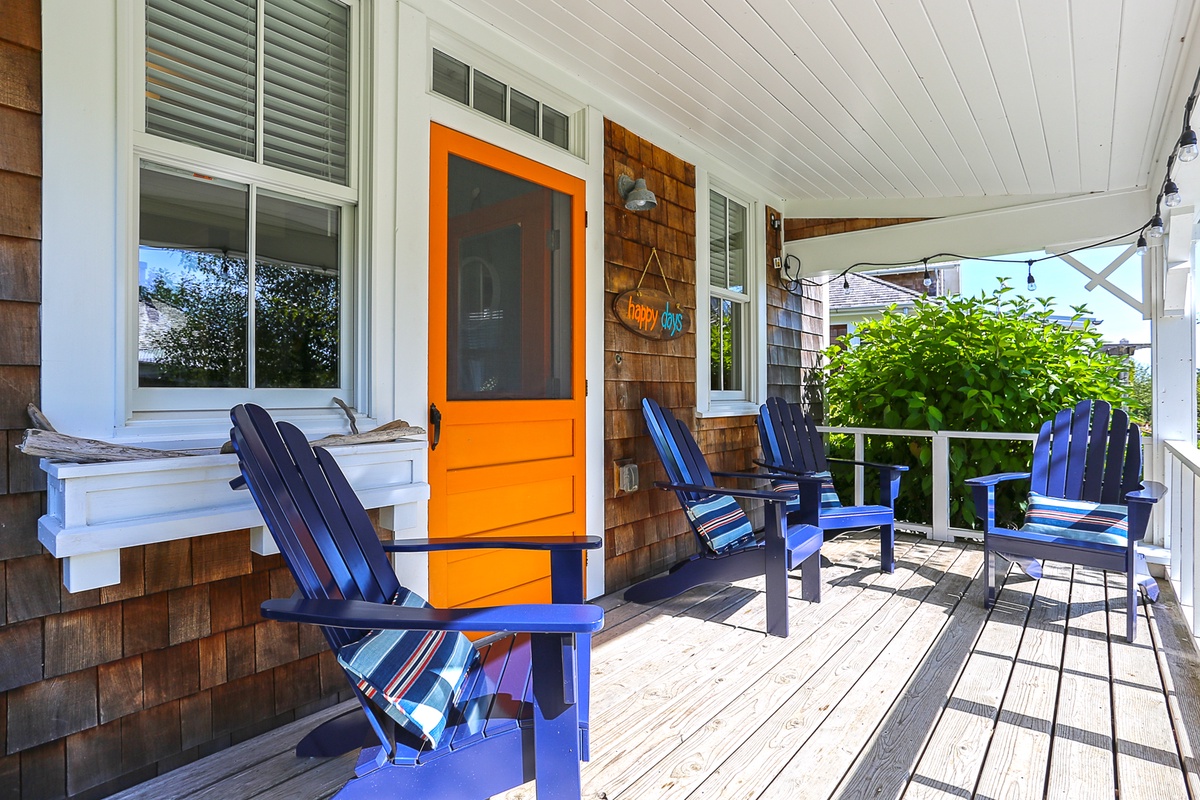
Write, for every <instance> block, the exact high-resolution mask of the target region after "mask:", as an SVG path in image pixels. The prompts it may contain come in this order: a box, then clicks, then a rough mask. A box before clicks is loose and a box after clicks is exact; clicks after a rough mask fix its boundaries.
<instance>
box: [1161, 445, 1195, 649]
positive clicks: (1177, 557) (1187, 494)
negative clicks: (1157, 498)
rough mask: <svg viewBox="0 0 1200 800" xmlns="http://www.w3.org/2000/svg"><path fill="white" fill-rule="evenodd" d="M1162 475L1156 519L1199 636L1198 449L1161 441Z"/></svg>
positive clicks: (1183, 602) (1174, 579)
mask: <svg viewBox="0 0 1200 800" xmlns="http://www.w3.org/2000/svg"><path fill="white" fill-rule="evenodd" d="M1163 444H1164V446H1165V447H1164V449H1165V458H1164V459H1163V472H1164V474H1163V476H1162V478H1161V480H1162V481H1163V482H1164V483H1166V485H1167V496H1166V497H1165V498H1163V501H1162V503H1163V505H1164V506H1165V507H1164V508H1163V509H1162V511H1163V513H1162V516H1161V517H1160V519H1162V520H1163V521H1164V525H1163V528H1164V538H1165V540H1166V541H1165V542H1164V543H1163V544H1164V545H1165V546H1166V547H1168V548H1169V549H1170V552H1171V583H1172V584H1174V586H1175V593H1176V594H1177V595H1178V596H1179V603H1180V605H1181V606H1183V611H1184V614H1185V616H1186V617H1187V620H1188V624H1189V625H1190V626H1191V628H1192V634H1193V635H1200V622H1198V620H1197V618H1196V615H1195V613H1194V608H1195V603H1196V579H1197V577H1200V549H1197V547H1196V520H1197V519H1198V518H1200V450H1197V449H1196V448H1195V447H1194V446H1192V445H1191V444H1190V443H1188V442H1184V441H1166V442H1163Z"/></svg>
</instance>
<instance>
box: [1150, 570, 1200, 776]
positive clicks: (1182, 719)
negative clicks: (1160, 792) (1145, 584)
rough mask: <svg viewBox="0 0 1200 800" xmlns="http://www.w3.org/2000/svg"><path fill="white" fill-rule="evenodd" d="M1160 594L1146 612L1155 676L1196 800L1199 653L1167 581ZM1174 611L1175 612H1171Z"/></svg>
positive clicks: (1162, 582)
mask: <svg viewBox="0 0 1200 800" xmlns="http://www.w3.org/2000/svg"><path fill="white" fill-rule="evenodd" d="M1158 583H1159V591H1160V592H1161V593H1162V594H1161V596H1160V597H1159V600H1158V602H1157V603H1154V604H1152V605H1149V606H1145V608H1147V609H1148V610H1149V612H1150V613H1149V618H1150V632H1151V634H1152V635H1153V636H1154V640H1155V642H1156V643H1158V647H1157V648H1156V650H1157V652H1158V661H1159V665H1158V669H1159V674H1160V675H1161V676H1162V677H1163V688H1164V689H1165V690H1166V692H1167V708H1168V709H1169V711H1170V713H1171V720H1172V722H1174V723H1175V724H1174V725H1173V726H1172V727H1173V728H1174V732H1175V738H1176V741H1177V743H1178V745H1179V752H1180V755H1181V756H1182V758H1183V766H1184V780H1185V781H1186V782H1187V785H1188V793H1189V796H1190V797H1191V798H1193V800H1195V799H1196V798H1200V763H1198V758H1197V752H1196V747H1197V746H1198V745H1200V694H1198V693H1197V691H1196V687H1200V652H1198V651H1197V646H1196V639H1195V637H1193V636H1192V633H1191V631H1190V630H1188V626H1187V621H1186V620H1185V619H1184V617H1183V614H1180V613H1179V612H1178V609H1179V598H1178V597H1176V595H1175V588H1174V587H1173V586H1172V585H1171V582H1170V581H1169V580H1160V581H1159V582H1158ZM1172 609H1174V612H1175V613H1172Z"/></svg>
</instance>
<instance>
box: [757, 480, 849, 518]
mask: <svg viewBox="0 0 1200 800" xmlns="http://www.w3.org/2000/svg"><path fill="white" fill-rule="evenodd" d="M813 477H814V478H824V480H822V481H821V511H822V512H825V511H832V510H833V509H835V508H841V507H842V501H841V499H840V498H839V497H838V493H837V489H836V488H834V485H833V476H832V475H830V474H829V473H828V472H814V473H813ZM771 488H772V489H773V490H775V491H777V492H798V491H800V485H799V484H798V483H796V482H795V481H786V480H774V481H771ZM799 508H800V499H799V498H796V499H795V500H793V501H791V502H790V503H788V504H787V510H788V511H797V510H799Z"/></svg>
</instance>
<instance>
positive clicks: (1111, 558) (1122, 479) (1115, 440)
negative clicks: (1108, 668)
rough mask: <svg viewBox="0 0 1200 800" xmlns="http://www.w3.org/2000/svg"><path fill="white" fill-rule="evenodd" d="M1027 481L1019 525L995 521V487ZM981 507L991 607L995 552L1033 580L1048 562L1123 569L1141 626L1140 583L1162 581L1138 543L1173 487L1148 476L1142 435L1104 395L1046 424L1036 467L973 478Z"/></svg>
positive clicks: (1129, 629) (1150, 592) (1153, 595)
mask: <svg viewBox="0 0 1200 800" xmlns="http://www.w3.org/2000/svg"><path fill="white" fill-rule="evenodd" d="M1026 478H1028V479H1029V482H1030V483H1029V506H1028V508H1027V509H1026V512H1025V523H1024V524H1023V525H1022V526H1021V528H1020V530H1015V531H1014V530H1009V529H1006V528H997V527H996V486H997V485H998V484H1000V483H1003V482H1004V481H1011V480H1021V479H1026ZM966 483H967V485H968V486H970V487H971V493H972V496H973V498H974V500H975V514H976V515H977V516H978V517H979V518H980V519H981V520H983V523H984V528H983V547H984V553H985V557H986V558H985V564H984V579H985V583H986V595H985V600H984V604H985V605H986V606H987V607H988V608H991V607H992V606H993V605H994V604H995V602H996V592H997V591H998V585H997V581H998V577H999V576H998V574H997V569H996V567H997V562H996V557H997V556H998V555H1000V556H1004V557H1005V558H1007V559H1008V560H1010V561H1013V562H1016V563H1017V564H1018V565H1019V566H1020V567H1021V568H1022V569H1023V570H1024V571H1025V572H1026V573H1028V574H1029V575H1030V577H1034V578H1040V577H1041V576H1042V571H1041V564H1040V562H1039V559H1041V560H1050V561H1063V562H1066V563H1069V564H1077V565H1080V566H1085V567H1097V568H1099V569H1104V570H1108V571H1110V572H1123V573H1125V581H1126V590H1127V591H1126V598H1125V613H1126V630H1125V635H1126V638H1128V639H1129V641H1131V642H1132V641H1133V639H1134V635H1135V633H1136V630H1137V587H1138V585H1139V583H1140V584H1141V585H1142V586H1143V587H1144V588H1145V589H1146V594H1147V596H1148V597H1149V599H1150V601H1151V602H1153V601H1155V600H1157V599H1158V584H1157V583H1155V581H1154V578H1152V577H1151V576H1150V573H1149V571H1148V570H1147V569H1146V559H1145V557H1144V556H1143V555H1142V554H1141V553H1139V552H1138V551H1137V543H1138V542H1139V541H1140V540H1141V539H1142V538H1144V537H1145V535H1146V526H1147V525H1148V524H1149V523H1150V512H1151V510H1153V507H1154V504H1155V503H1156V502H1158V499H1159V498H1160V497H1162V496H1163V495H1165V494H1166V493H1167V488H1166V487H1165V486H1163V485H1162V484H1160V483H1154V482H1153V481H1146V482H1145V483H1143V482H1142V439H1141V431H1140V430H1138V426H1137V425H1133V424H1131V423H1130V422H1129V415H1128V414H1126V413H1125V412H1124V411H1122V410H1121V409H1116V410H1115V411H1114V410H1113V408H1112V406H1111V405H1110V404H1109V403H1106V402H1105V401H1103V400H1095V401H1093V400H1084V401H1082V402H1080V403H1079V404H1078V405H1076V406H1075V408H1074V409H1070V408H1067V409H1063V410H1062V411H1060V412H1058V414H1056V415H1055V416H1054V419H1053V420H1049V421H1047V422H1044V423H1042V427H1041V430H1040V431H1038V438H1037V441H1036V442H1035V443H1034V446H1033V464H1032V471H1031V472H1004V473H998V474H996V475H986V476H983V477H980V478H969V479H968V480H967V481H966Z"/></svg>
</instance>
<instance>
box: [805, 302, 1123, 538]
mask: <svg viewBox="0 0 1200 800" xmlns="http://www.w3.org/2000/svg"><path fill="white" fill-rule="evenodd" d="M1012 292H1013V289H1012V288H1010V287H1008V286H1005V285H1003V284H1001V286H1000V288H998V289H996V290H995V291H994V292H992V294H991V296H987V295H984V294H980V295H978V296H975V297H962V296H959V297H946V298H939V299H937V300H924V299H922V300H918V301H917V304H916V306H915V308H913V309H912V310H911V311H909V312H908V313H905V312H903V311H901V310H898V309H896V308H895V307H893V308H891V309H889V310H888V311H887V312H885V313H884V315H883V317H882V318H881V319H877V320H869V321H866V322H864V323H862V324H861V325H860V326H859V327H858V328H857V330H856V331H855V336H856V337H857V338H858V340H859V343H858V344H857V346H855V347H851V348H849V349H845V350H839V349H838V348H836V347H832V348H829V349H828V350H826V354H827V355H828V356H829V367H828V371H827V377H826V387H825V400H826V408H827V415H828V422H829V424H831V425H852V426H863V427H878V428H906V429H911V430H922V429H924V430H933V431H938V430H959V431H1004V432H1036V431H1037V429H1038V426H1039V425H1040V424H1041V422H1042V421H1044V420H1046V419H1049V418H1050V417H1052V416H1053V415H1054V414H1055V413H1056V412H1058V411H1059V410H1061V409H1063V408H1067V407H1069V406H1072V405H1074V404H1075V403H1077V402H1078V401H1080V400H1083V399H1087V398H1090V399H1099V400H1108V401H1110V402H1113V403H1114V404H1122V403H1123V402H1124V400H1125V397H1124V391H1123V387H1122V385H1121V381H1120V380H1119V375H1120V373H1121V371H1122V370H1123V369H1124V366H1123V362H1122V360H1121V359H1118V358H1116V357H1113V356H1109V355H1107V354H1106V353H1104V352H1103V351H1102V349H1101V344H1102V339H1101V336H1100V333H1099V331H1098V330H1096V328H1095V327H1094V326H1093V325H1092V323H1091V321H1090V320H1089V319H1088V318H1087V317H1086V314H1087V309H1086V308H1085V307H1084V306H1073V307H1072V308H1073V311H1074V312H1075V313H1074V316H1073V317H1072V318H1071V323H1070V325H1069V326H1068V325H1062V324H1058V323H1056V322H1055V321H1053V320H1051V316H1052V312H1051V305H1050V303H1051V300H1050V299H1048V298H1047V299H1041V300H1032V299H1029V298H1026V297H1022V296H1020V295H1013V294H1012ZM850 446H851V447H852V443H851V445H850ZM834 447H836V448H837V449H838V450H840V451H841V452H839V453H838V454H839V455H844V454H845V450H844V447H845V445H844V444H841V443H831V449H833V448H834ZM1031 452H1032V448H1031V446H1030V443H1029V442H1004V441H991V440H984V441H977V440H976V441H973V440H963V439H951V440H950V475H951V492H950V514H951V523H952V524H953V525H958V526H966V527H974V526H975V515H974V504H973V502H972V501H971V496H970V492H969V491H967V490H966V488H965V487H964V486H963V481H964V480H965V479H966V478H969V477H973V476H978V475H986V474H989V473H993V472H1007V471H1023V470H1027V469H1028V468H1029V457H1030V453H1031ZM866 455H867V460H868V461H886V462H890V463H898V464H907V465H909V466H910V467H911V468H912V470H911V471H910V472H909V473H908V474H906V475H905V476H904V479H903V480H902V481H901V497H900V499H899V501H898V508H897V512H898V513H897V516H898V517H902V518H905V519H909V520H912V521H914V522H922V521H923V522H929V521H930V520H929V518H928V517H929V508H930V502H929V498H930V497H931V496H932V490H933V489H932V487H933V480H932V474H931V469H930V463H931V460H932V445H931V441H930V439H928V438H922V437H914V438H911V439H909V438H907V437H904V438H898V437H887V438H886V439H884V437H871V440H870V441H869V442H868V447H867V453H866ZM845 485H848V484H845ZM1027 490H1028V485H1027V484H1024V483H1016V484H1007V485H1006V488H1005V492H1004V493H1002V496H1001V497H1000V499H999V501H1000V508H999V512H1000V514H1002V516H1001V517H1000V519H1001V520H1003V521H1004V522H1006V523H1008V524H1011V523H1012V522H1014V521H1015V519H1016V512H1017V510H1018V504H1019V501H1020V498H1023V497H1024V494H1025V492H1026V491H1027ZM872 491H873V489H872Z"/></svg>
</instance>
